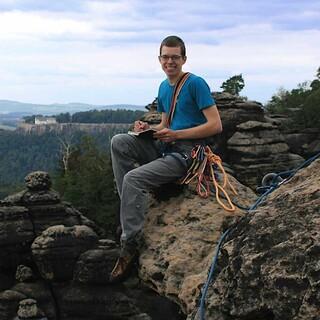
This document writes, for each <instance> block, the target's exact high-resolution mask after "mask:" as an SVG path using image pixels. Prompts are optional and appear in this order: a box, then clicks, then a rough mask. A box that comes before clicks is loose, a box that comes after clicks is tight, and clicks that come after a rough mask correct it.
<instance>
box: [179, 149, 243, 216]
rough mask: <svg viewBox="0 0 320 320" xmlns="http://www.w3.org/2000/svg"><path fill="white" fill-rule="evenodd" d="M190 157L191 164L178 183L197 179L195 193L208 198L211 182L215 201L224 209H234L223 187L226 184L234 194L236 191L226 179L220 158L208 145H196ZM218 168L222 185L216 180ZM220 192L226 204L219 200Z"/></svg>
mask: <svg viewBox="0 0 320 320" xmlns="http://www.w3.org/2000/svg"><path fill="white" fill-rule="evenodd" d="M191 158H192V159H193V161H192V163H191V166H190V168H189V169H188V171H187V174H186V175H185V177H184V178H182V180H181V181H180V183H181V184H189V183H190V182H191V181H192V180H193V179H197V180H198V182H197V188H196V189H197V193H198V194H199V196H200V197H202V198H208V197H209V195H210V182H212V184H213V187H214V193H215V195H216V199H217V202H218V203H219V204H220V205H221V206H222V207H223V209H225V210H226V211H230V212H233V211H235V206H234V204H233V203H232V201H231V199H230V197H229V195H228V193H227V191H226V190H225V188H226V187H227V186H228V187H229V188H230V189H231V190H232V192H233V193H234V194H235V195H237V194H238V193H237V191H236V190H235V188H234V187H233V186H232V184H231V183H230V181H229V179H228V175H227V174H226V172H225V170H224V168H223V166H222V160H221V158H220V157H219V156H218V155H216V154H214V153H213V152H212V150H211V148H210V147H209V146H208V145H196V146H195V147H194V148H193V149H192V151H191ZM218 170H220V171H221V174H222V177H223V183H222V185H221V184H219V181H218V180H219V176H218V174H217V171H218ZM220 193H222V196H223V197H224V198H225V199H226V200H227V203H228V206H227V205H225V204H224V203H223V202H222V201H221V199H220Z"/></svg>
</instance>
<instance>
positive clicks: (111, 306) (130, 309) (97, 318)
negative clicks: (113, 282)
mask: <svg viewBox="0 0 320 320" xmlns="http://www.w3.org/2000/svg"><path fill="white" fill-rule="evenodd" d="M54 292H55V295H56V297H57V299H58V304H59V307H60V320H70V319H77V320H81V319H83V320H84V319H85V320H88V319H90V320H101V319H119V320H126V319H130V317H131V316H135V315H139V314H141V311H140V310H139V309H138V308H137V307H136V306H135V303H134V301H133V300H131V299H129V298H128V297H127V296H126V295H124V294H123V293H121V292H119V291H118V290H115V289H113V288H112V287H106V286H86V287H84V286H81V285H76V284H73V285H69V286H64V285H55V286H54Z"/></svg>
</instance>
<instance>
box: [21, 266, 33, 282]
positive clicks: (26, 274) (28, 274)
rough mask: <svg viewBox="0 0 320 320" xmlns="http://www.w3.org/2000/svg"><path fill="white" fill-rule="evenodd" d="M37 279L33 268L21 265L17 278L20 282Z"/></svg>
mask: <svg viewBox="0 0 320 320" xmlns="http://www.w3.org/2000/svg"><path fill="white" fill-rule="evenodd" d="M34 279H35V277H34V274H33V272H32V270H31V268H29V267H26V266H24V265H19V266H18V268H17V271H16V280H17V281H18V282H30V281H33V280H34Z"/></svg>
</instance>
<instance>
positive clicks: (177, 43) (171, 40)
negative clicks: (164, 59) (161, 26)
mask: <svg viewBox="0 0 320 320" xmlns="http://www.w3.org/2000/svg"><path fill="white" fill-rule="evenodd" d="M163 46H166V47H171V48H172V47H180V49H181V55H182V56H183V57H185V56H186V46H185V44H184V42H183V40H182V39H181V38H179V37H177V36H168V37H166V38H165V39H163V40H162V42H161V45H160V55H161V50H162V47H163Z"/></svg>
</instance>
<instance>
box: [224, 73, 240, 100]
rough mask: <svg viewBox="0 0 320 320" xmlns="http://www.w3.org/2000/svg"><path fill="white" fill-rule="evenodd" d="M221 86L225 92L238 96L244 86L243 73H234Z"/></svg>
mask: <svg viewBox="0 0 320 320" xmlns="http://www.w3.org/2000/svg"><path fill="white" fill-rule="evenodd" d="M220 88H222V89H223V91H224V92H228V93H231V94H233V95H237V96H238V95H239V93H240V91H241V90H242V89H243V88H244V80H243V77H242V73H240V74H238V75H234V76H233V77H231V78H229V79H228V80H226V81H225V82H223V83H222V86H221V87H220Z"/></svg>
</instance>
